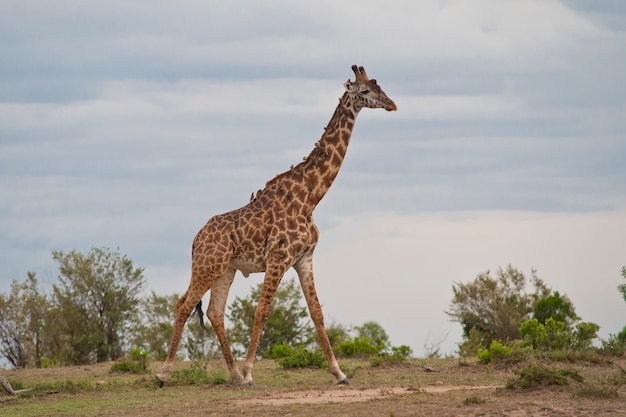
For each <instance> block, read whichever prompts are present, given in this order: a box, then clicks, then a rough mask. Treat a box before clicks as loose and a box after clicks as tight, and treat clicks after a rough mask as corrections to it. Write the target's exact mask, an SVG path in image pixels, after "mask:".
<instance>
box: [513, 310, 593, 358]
mask: <svg viewBox="0 0 626 417" xmlns="http://www.w3.org/2000/svg"><path fill="white" fill-rule="evenodd" d="M599 329H600V326H598V325H597V324H595V323H591V322H578V323H576V325H574V326H573V327H572V326H569V325H568V324H567V323H565V322H563V321H557V320H554V319H553V318H552V317H550V318H548V319H547V320H546V322H545V324H541V323H540V322H539V321H538V320H536V319H530V320H526V321H524V322H523V323H522V324H521V325H520V333H521V335H522V340H523V341H524V342H525V343H526V344H527V345H528V346H531V347H532V348H533V349H534V350H536V351H554V350H568V349H573V350H586V349H589V348H591V342H592V341H593V339H595V338H596V337H597V333H598V330H599Z"/></svg>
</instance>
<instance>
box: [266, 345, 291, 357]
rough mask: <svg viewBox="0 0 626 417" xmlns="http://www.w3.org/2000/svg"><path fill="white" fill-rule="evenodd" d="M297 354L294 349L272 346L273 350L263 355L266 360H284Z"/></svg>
mask: <svg viewBox="0 0 626 417" xmlns="http://www.w3.org/2000/svg"><path fill="white" fill-rule="evenodd" d="M295 353H296V349H295V348H294V347H292V346H289V345H283V344H278V345H274V346H272V347H271V349H268V350H266V351H265V352H264V353H263V357H264V358H266V359H282V358H286V357H288V356H291V355H294V354H295Z"/></svg>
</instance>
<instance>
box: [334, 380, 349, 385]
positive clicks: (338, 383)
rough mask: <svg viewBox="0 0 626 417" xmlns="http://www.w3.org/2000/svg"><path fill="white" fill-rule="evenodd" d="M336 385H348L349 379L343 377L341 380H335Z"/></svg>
mask: <svg viewBox="0 0 626 417" xmlns="http://www.w3.org/2000/svg"><path fill="white" fill-rule="evenodd" d="M337 385H350V380H349V379H348V378H344V379H342V380H341V381H339V382H337Z"/></svg>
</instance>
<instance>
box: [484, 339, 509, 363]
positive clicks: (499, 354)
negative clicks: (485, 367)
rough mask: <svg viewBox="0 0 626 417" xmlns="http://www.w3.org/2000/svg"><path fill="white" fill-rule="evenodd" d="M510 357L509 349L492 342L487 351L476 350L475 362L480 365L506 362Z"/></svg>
mask: <svg viewBox="0 0 626 417" xmlns="http://www.w3.org/2000/svg"><path fill="white" fill-rule="evenodd" d="M510 355H511V348H510V347H508V346H505V345H504V344H502V342H501V341H499V340H494V341H492V342H491V344H490V345H489V348H488V349H485V348H480V349H478V359H477V362H478V363H480V364H487V363H492V362H506V360H507V358H508V357H509V356H510Z"/></svg>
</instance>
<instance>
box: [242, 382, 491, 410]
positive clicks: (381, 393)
mask: <svg viewBox="0 0 626 417" xmlns="http://www.w3.org/2000/svg"><path fill="white" fill-rule="evenodd" d="M496 388H502V386H500V385H484V386H475V385H439V384H433V385H429V386H425V387H421V388H415V387H380V388H363V389H349V388H341V389H335V390H304V391H291V392H286V393H281V394H277V395H272V396H268V397H257V398H247V399H245V400H239V401H238V404H240V405H249V404H255V405H286V404H323V403H352V402H359V401H369V400H375V399H383V398H391V397H397V396H400V395H410V394H415V393H431V394H436V393H444V392H448V391H463V390H495V389H496Z"/></svg>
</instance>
